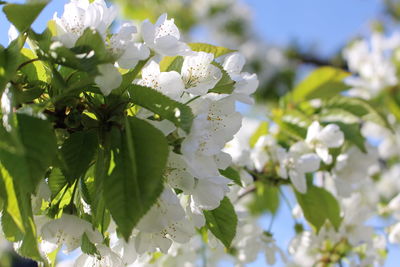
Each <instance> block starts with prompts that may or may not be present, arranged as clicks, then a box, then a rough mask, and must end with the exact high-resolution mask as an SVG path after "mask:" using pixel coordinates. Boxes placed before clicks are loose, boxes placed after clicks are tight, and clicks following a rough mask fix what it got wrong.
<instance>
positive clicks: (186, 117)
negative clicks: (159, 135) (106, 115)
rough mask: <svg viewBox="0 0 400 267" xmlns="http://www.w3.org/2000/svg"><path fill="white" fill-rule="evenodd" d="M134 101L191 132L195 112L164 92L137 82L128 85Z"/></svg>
mask: <svg viewBox="0 0 400 267" xmlns="http://www.w3.org/2000/svg"><path fill="white" fill-rule="evenodd" d="M128 92H129V95H130V98H131V99H132V101H133V102H134V103H135V104H137V105H139V106H141V107H144V108H146V109H148V110H150V111H152V112H154V113H156V114H158V115H160V117H161V118H162V119H167V120H169V121H171V122H172V123H174V124H175V125H176V126H177V127H180V128H181V129H183V130H184V131H185V132H187V133H189V132H190V128H191V126H192V122H193V118H194V116H193V113H192V110H191V109H190V107H189V106H187V105H185V104H182V103H179V102H177V101H175V100H172V99H170V98H169V97H167V96H165V95H163V94H162V93H160V92H158V91H156V90H154V89H152V88H149V87H144V86H140V85H136V84H132V85H130V86H129V87H128Z"/></svg>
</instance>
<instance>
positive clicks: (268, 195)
mask: <svg viewBox="0 0 400 267" xmlns="http://www.w3.org/2000/svg"><path fill="white" fill-rule="evenodd" d="M255 186H256V193H255V195H254V198H253V200H252V201H251V202H250V203H249V205H248V207H249V210H250V212H251V213H252V214H253V215H260V214H262V213H264V212H265V211H268V212H271V213H272V214H275V213H276V212H277V210H278V208H279V189H278V188H277V187H276V186H271V185H267V184H264V183H261V182H259V181H256V182H255Z"/></svg>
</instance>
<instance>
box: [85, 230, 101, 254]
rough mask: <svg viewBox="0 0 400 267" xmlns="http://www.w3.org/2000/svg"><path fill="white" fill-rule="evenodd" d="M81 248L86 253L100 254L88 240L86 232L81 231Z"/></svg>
mask: <svg viewBox="0 0 400 267" xmlns="http://www.w3.org/2000/svg"><path fill="white" fill-rule="evenodd" d="M81 250H82V252H83V253H85V254H88V255H92V256H95V255H100V253H99V251H98V250H97V248H96V246H95V245H94V244H93V243H92V242H90V240H89V237H88V236H87V235H86V233H83V235H82V243H81Z"/></svg>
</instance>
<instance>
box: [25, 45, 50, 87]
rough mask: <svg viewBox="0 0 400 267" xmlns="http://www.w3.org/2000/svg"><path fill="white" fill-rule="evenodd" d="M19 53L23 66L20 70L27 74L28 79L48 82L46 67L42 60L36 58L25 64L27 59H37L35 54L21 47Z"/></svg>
mask: <svg viewBox="0 0 400 267" xmlns="http://www.w3.org/2000/svg"><path fill="white" fill-rule="evenodd" d="M21 53H22V55H23V57H24V58H23V61H24V63H25V64H24V66H23V67H22V68H20V70H21V71H22V72H23V73H24V74H26V75H27V77H28V79H29V80H31V81H33V80H40V81H43V82H48V76H47V74H46V69H45V66H44V64H43V62H41V61H39V60H36V61H33V62H31V63H29V64H26V63H27V62H29V61H32V60H35V59H37V56H36V54H35V53H34V52H33V51H32V50H30V49H28V48H22V50H21Z"/></svg>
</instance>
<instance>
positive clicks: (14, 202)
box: [0, 165, 25, 242]
mask: <svg viewBox="0 0 400 267" xmlns="http://www.w3.org/2000/svg"><path fill="white" fill-rule="evenodd" d="M0 178H1V179H0V192H1V195H2V197H3V198H4V202H5V208H4V214H7V215H8V216H7V215H6V218H5V219H4V220H5V221H2V224H3V226H5V228H4V232H5V234H6V237H7V239H8V240H10V241H12V242H13V241H17V240H21V239H18V238H16V236H17V235H18V233H23V232H24V231H25V229H24V222H23V215H22V213H21V209H20V207H19V203H18V198H17V193H16V190H15V187H14V181H13V178H12V177H11V176H10V174H9V172H8V171H7V170H6V169H5V168H4V167H3V166H1V165H0ZM2 220H3V218H2ZM8 229H11V231H8ZM12 230H15V233H14V234H13V233H12ZM13 239H14V240H13Z"/></svg>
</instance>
